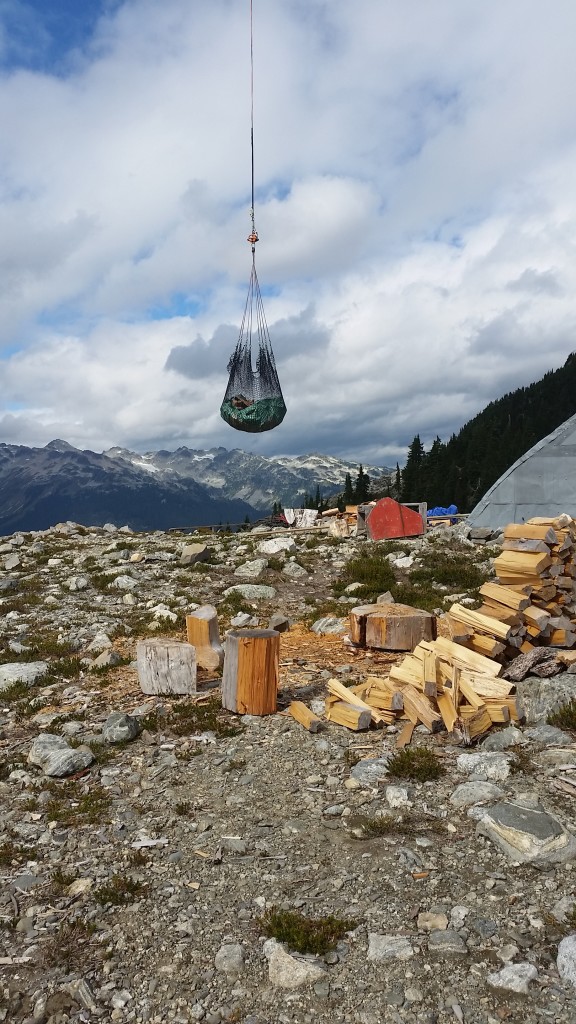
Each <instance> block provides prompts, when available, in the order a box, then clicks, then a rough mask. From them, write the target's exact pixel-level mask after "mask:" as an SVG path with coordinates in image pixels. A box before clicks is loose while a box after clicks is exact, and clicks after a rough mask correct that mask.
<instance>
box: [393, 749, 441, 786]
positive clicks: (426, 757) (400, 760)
mask: <svg viewBox="0 0 576 1024" xmlns="http://www.w3.org/2000/svg"><path fill="white" fill-rule="evenodd" d="M445 774H446V769H445V767H444V765H443V764H442V762H441V761H440V760H439V759H438V757H437V755H436V754H435V753H434V751H433V750H429V749H428V747H413V748H412V749H409V748H408V747H406V748H405V749H404V750H399V751H398V753H397V754H394V756H393V757H392V758H391V759H390V761H389V762H388V775H390V776H391V777H392V778H396V779H412V780H413V781H415V782H430V781H432V780H433V779H439V778H441V777H442V775H445Z"/></svg>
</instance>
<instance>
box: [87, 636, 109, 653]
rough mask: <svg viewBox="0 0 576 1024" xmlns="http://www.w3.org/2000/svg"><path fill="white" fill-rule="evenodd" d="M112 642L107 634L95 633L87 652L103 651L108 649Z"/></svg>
mask: <svg viewBox="0 0 576 1024" xmlns="http://www.w3.org/2000/svg"><path fill="white" fill-rule="evenodd" d="M112 646H113V644H112V641H111V639H110V637H109V636H108V634H107V633H103V632H99V633H96V636H95V637H94V639H93V641H92V643H91V644H89V645H88V650H89V651H105V650H106V649H107V648H108V647H112Z"/></svg>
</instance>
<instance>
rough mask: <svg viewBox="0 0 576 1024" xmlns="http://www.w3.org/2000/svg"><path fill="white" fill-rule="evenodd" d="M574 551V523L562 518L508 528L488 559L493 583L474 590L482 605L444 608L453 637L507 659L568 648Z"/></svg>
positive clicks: (573, 632)
mask: <svg viewBox="0 0 576 1024" xmlns="http://www.w3.org/2000/svg"><path fill="white" fill-rule="evenodd" d="M575 551H576V523H575V521H574V520H573V519H572V518H571V517H570V516H568V515H562V516H558V517H557V518H555V519H542V518H536V519H530V520H528V522H527V523H511V524H510V525H509V526H507V527H506V528H505V530H504V543H503V546H502V553H501V554H500V555H499V556H498V558H496V559H495V560H494V568H495V570H496V575H497V580H496V582H494V583H485V584H484V585H483V586H482V587H481V588H480V595H481V597H482V601H483V604H482V606H481V607H480V608H478V609H477V610H476V611H470V610H469V609H467V608H464V607H463V606H462V605H461V604H455V605H453V606H452V608H451V609H450V625H451V629H452V636H453V638H454V639H457V640H458V641H459V642H461V643H464V644H466V645H467V646H469V647H471V648H472V650H475V651H478V652H480V653H482V654H486V655H488V656H489V657H491V658H498V657H500V656H502V658H504V659H507V660H509V659H510V658H511V657H514V656H516V655H517V654H518V653H519V652H522V653H527V652H528V651H531V650H533V649H534V647H536V646H542V645H547V646H548V645H549V646H552V647H572V646H573V645H574V643H576V627H575V624H574V621H573V619H574V617H575V615H576V603H575V594H576V591H575V587H574V582H575V578H576V562H575Z"/></svg>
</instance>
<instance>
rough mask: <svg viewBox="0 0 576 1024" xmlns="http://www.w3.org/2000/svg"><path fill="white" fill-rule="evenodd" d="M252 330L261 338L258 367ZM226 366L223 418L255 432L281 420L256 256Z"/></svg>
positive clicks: (282, 407) (280, 400)
mask: <svg viewBox="0 0 576 1024" xmlns="http://www.w3.org/2000/svg"><path fill="white" fill-rule="evenodd" d="M253 332H254V334H255V335H257V338H258V356H257V358H256V369H254V368H253V366H252V337H253ZM227 368H228V372H229V374H230V376H229V378H228V387H227V388H226V394H225V395H224V401H223V402H222V405H221V406H220V415H221V417H222V419H223V420H226V423H228V424H229V425H230V426H231V427H234V429H235V430H246V431H248V432H249V433H252V434H260V433H263V432H264V431H265V430H272V429H273V428H274V427H277V426H278V424H279V423H282V420H283V419H284V417H285V415H286V405H285V403H284V397H283V395H282V388H281V387H280V381H279V380H278V373H277V371H276V363H275V360H274V353H273V351H272V345H271V344H270V335H269V333H268V325H267V323H266V317H265V315H264V305H263V303H262V296H261V294H260V286H259V284H258V277H257V274H256V264H255V262H254V257H253V258H252V273H251V275H250V284H249V286H248V297H247V299H246V306H245V309H244V316H243V317H242V325H241V327H240V336H239V338H238V342H237V344H236V348H235V349H234V352H233V354H232V356H231V358H230V362H229V363H228V367H227Z"/></svg>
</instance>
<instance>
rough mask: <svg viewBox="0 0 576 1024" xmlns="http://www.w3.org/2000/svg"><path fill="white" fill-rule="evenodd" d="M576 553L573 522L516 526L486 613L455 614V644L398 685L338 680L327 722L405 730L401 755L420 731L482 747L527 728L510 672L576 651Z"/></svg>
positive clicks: (445, 645) (425, 652)
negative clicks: (500, 734)
mask: <svg viewBox="0 0 576 1024" xmlns="http://www.w3.org/2000/svg"><path fill="white" fill-rule="evenodd" d="M575 553H576V522H575V521H574V520H573V519H572V518H571V517H570V516H568V515H562V516H559V517H557V518H555V519H542V518H535V519H531V520H529V521H528V522H527V523H522V524H517V523H512V524H510V525H509V526H507V527H506V529H505V531H504V543H503V547H502V553H501V554H500V555H499V556H498V557H497V558H496V559H495V561H494V566H495V570H496V574H497V576H496V580H495V581H494V582H489V583H485V584H484V585H483V586H482V587H481V588H480V595H481V597H482V601H483V603H482V606H481V607H480V608H479V609H478V610H476V611H471V610H470V609H468V608H466V607H464V606H463V605H462V604H454V605H452V607H451V608H450V611H449V613H448V624H449V627H450V631H451V637H452V639H448V638H446V637H438V638H437V639H432V640H421V641H420V642H419V643H418V644H417V645H416V647H415V648H414V650H413V651H412V653H411V654H408V655H407V656H406V657H404V658H403V660H402V661H401V662H399V663H398V664H397V665H394V666H393V667H392V668H391V669H390V673H389V675H388V676H368V677H367V679H366V680H365V681H364V682H363V683H361V684H360V685H358V686H353V687H346V686H344V685H343V684H342V683H341V682H340V681H339V680H337V679H331V680H330V681H329V682H328V684H327V685H328V698H327V700H326V711H325V717H326V718H327V719H328V721H331V722H335V723H337V724H339V725H343V726H345V727H346V728H348V729H353V730H357V729H364V728H367V727H368V726H369V725H370V724H374V725H393V724H398V723H402V722H404V724H403V727H402V729H401V731H400V733H399V736H398V741H397V745H398V746H403V745H404V744H405V743H408V742H410V739H411V736H412V732H413V730H414V729H415V727H416V726H417V725H419V724H422V725H424V726H425V727H426V729H428V730H429V731H430V732H431V733H435V732H438V731H440V730H443V729H444V728H445V729H446V730H447V731H448V732H449V733H450V734H452V735H453V736H454V738H455V739H456V740H459V741H460V742H463V743H472V742H473V741H474V740H476V739H478V738H479V737H481V736H483V735H484V734H485V733H487V732H488V731H489V730H490V729H491V728H492V726H493V725H494V724H503V723H507V722H517V721H518V719H519V712H518V708H517V705H516V696H515V692H516V690H515V685H514V682H513V681H511V680H509V679H505V678H503V673H504V671H505V667H506V665H510V663H511V661H512V660H513V659H515V658H517V657H518V656H519V655H521V654H524V655H529V654H530V652H532V651H536V649H537V648H538V647H542V646H551V647H558V648H569V647H572V646H573V645H574V643H575V642H576V624H575V620H576V589H575V585H574V580H575V579H576V554H575ZM566 658H567V659H568V658H569V660H570V661H571V660H572V659H573V658H574V655H570V654H569V653H568V652H567V653H566ZM507 674H508V673H507ZM518 678H519V677H518ZM291 713H292V714H293V715H294V717H295V718H297V720H299V721H302V724H306V723H305V722H304V721H303V720H302V718H301V717H298V714H297V712H296V711H295V710H294V709H292V708H291ZM318 724H319V722H318V719H316V727H318ZM307 727H308V726H307Z"/></svg>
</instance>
